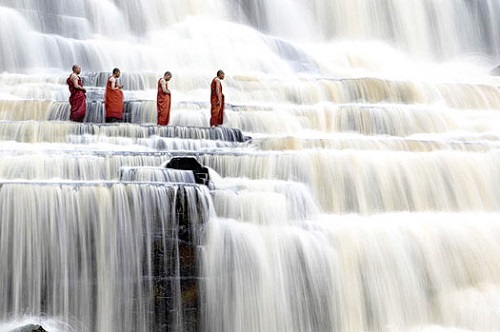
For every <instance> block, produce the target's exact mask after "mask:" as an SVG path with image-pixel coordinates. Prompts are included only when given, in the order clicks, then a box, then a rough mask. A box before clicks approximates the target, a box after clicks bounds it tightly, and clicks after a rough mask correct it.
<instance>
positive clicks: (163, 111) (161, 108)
mask: <svg viewBox="0 0 500 332" xmlns="http://www.w3.org/2000/svg"><path fill="white" fill-rule="evenodd" d="M171 78H172V73H170V72H169V71H167V72H165V74H164V75H163V77H162V78H160V79H159V80H158V94H157V95H156V109H157V111H158V125H159V126H166V125H168V122H169V121H170V105H171V104H172V99H171V98H170V90H169V89H168V81H170V79H171Z"/></svg>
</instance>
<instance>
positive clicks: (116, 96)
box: [104, 68, 123, 122]
mask: <svg viewBox="0 0 500 332" xmlns="http://www.w3.org/2000/svg"><path fill="white" fill-rule="evenodd" d="M120 74H121V72H120V69H118V68H115V69H113V75H111V76H110V77H109V78H108V83H107V84H106V91H105V92H104V107H105V109H106V122H121V121H122V115H123V91H122V88H123V85H119V84H118V82H117V79H118V78H119V77H120Z"/></svg>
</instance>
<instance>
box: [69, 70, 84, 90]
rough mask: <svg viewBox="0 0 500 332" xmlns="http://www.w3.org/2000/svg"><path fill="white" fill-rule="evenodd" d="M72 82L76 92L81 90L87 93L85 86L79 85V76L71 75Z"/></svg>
mask: <svg viewBox="0 0 500 332" xmlns="http://www.w3.org/2000/svg"><path fill="white" fill-rule="evenodd" d="M71 82H72V83H73V86H74V87H75V89H76V90H81V91H83V92H86V91H87V90H85V88H84V87H83V86H80V84H78V76H76V74H71Z"/></svg>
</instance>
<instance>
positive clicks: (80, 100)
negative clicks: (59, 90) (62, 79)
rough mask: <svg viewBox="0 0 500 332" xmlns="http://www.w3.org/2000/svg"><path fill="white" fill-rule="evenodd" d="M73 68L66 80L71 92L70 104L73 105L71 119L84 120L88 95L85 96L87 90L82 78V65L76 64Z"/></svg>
mask: <svg viewBox="0 0 500 332" xmlns="http://www.w3.org/2000/svg"><path fill="white" fill-rule="evenodd" d="M72 69H73V72H72V73H71V75H69V77H68V79H67V80H66V83H67V84H68V87H69V92H70V94H71V95H70V96H69V104H70V106H71V111H70V115H69V119H70V120H71V121H75V122H83V119H84V118H85V113H86V112H87V96H85V92H87V90H85V88H84V87H83V84H82V79H81V78H80V73H81V72H82V67H80V66H78V65H74V66H73V68H72Z"/></svg>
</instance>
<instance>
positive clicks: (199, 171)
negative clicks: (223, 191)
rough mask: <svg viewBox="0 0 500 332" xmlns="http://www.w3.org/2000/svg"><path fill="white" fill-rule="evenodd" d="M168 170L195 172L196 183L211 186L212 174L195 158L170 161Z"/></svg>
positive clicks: (178, 158) (176, 158) (179, 158)
mask: <svg viewBox="0 0 500 332" xmlns="http://www.w3.org/2000/svg"><path fill="white" fill-rule="evenodd" d="M167 168H174V169H180V170H185V171H189V170H191V171H193V174H194V178H195V181H196V183H198V184H203V185H209V183H210V174H209V173H208V168H207V167H205V166H202V165H201V164H200V163H199V162H198V160H196V158H194V157H174V158H172V159H170V161H169V162H168V164H167Z"/></svg>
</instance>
